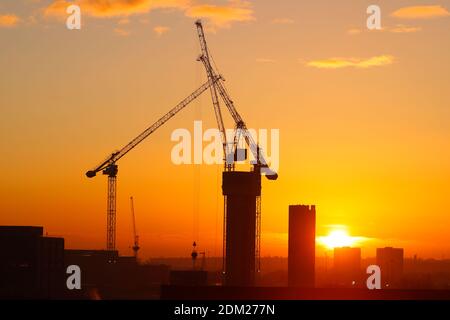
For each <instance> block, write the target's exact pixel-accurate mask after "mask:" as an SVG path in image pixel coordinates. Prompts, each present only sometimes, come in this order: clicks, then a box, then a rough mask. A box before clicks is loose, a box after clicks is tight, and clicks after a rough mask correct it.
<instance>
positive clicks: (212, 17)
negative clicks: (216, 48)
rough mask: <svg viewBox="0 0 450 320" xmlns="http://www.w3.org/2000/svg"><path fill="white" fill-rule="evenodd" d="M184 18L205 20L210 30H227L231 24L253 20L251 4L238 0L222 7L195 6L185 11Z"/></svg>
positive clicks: (232, 0)
mask: <svg viewBox="0 0 450 320" xmlns="http://www.w3.org/2000/svg"><path fill="white" fill-rule="evenodd" d="M186 16H188V17H192V18H203V19H207V20H208V21H209V23H210V27H212V28H215V27H219V28H229V27H230V26H231V23H233V22H246V21H253V20H255V17H254V16H253V10H252V8H251V4H250V3H249V2H247V1H240V0H230V1H228V4H227V5H224V6H219V5H210V4H205V5H195V6H192V7H190V8H188V9H187V10H186Z"/></svg>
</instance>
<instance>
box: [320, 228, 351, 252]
mask: <svg viewBox="0 0 450 320" xmlns="http://www.w3.org/2000/svg"><path fill="white" fill-rule="evenodd" d="M359 240H360V238H359V237H352V236H350V235H349V234H348V232H347V230H333V231H331V232H330V233H329V234H328V235H327V236H325V237H318V238H317V241H318V242H319V243H320V244H322V245H323V246H325V247H326V248H327V249H334V248H341V247H351V246H354V245H355V244H356V243H357V242H358V241H359Z"/></svg>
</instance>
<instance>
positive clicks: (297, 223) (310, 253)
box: [288, 205, 316, 288]
mask: <svg viewBox="0 0 450 320" xmlns="http://www.w3.org/2000/svg"><path fill="white" fill-rule="evenodd" d="M315 259H316V207H315V206H303V205H298V206H289V257H288V273H289V274H288V284H289V286H290V287H303V288H313V287H314V285H315Z"/></svg>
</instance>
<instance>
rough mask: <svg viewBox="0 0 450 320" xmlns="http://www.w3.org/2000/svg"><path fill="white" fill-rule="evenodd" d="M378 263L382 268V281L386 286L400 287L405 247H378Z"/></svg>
mask: <svg viewBox="0 0 450 320" xmlns="http://www.w3.org/2000/svg"><path fill="white" fill-rule="evenodd" d="M377 265H378V266H379V267H380V269H381V282H382V285H383V287H384V288H398V287H400V286H401V281H402V277H403V249H401V248H391V247H388V248H378V249H377Z"/></svg>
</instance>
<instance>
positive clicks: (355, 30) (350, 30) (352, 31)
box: [347, 28, 362, 36]
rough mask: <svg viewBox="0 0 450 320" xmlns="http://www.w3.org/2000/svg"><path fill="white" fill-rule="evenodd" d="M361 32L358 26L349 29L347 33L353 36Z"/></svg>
mask: <svg viewBox="0 0 450 320" xmlns="http://www.w3.org/2000/svg"><path fill="white" fill-rule="evenodd" d="M361 32H362V31H361V29H358V28H351V29H348V30H347V34H349V35H352V36H354V35H357V34H360V33H361Z"/></svg>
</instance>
